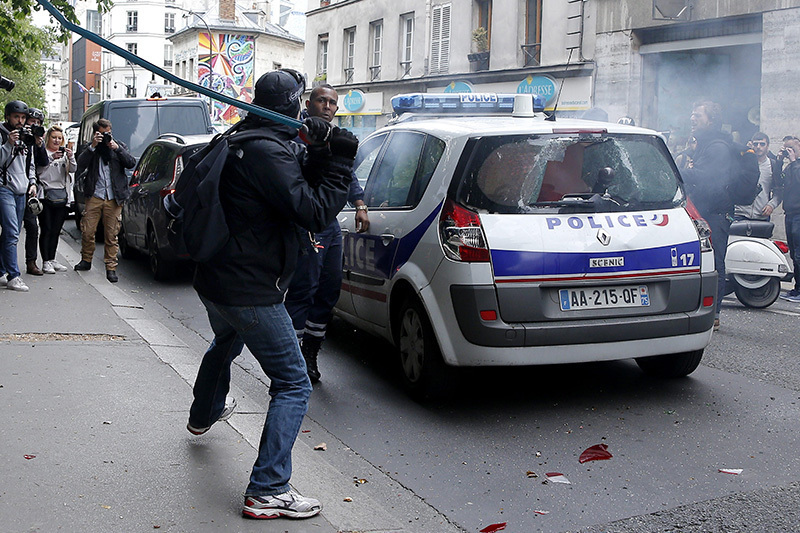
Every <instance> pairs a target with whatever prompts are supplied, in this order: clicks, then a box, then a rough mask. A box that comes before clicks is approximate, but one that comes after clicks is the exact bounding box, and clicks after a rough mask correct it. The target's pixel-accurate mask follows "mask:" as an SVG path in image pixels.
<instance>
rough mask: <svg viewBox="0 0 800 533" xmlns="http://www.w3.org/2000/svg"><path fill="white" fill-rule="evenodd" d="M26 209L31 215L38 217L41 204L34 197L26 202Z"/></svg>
mask: <svg viewBox="0 0 800 533" xmlns="http://www.w3.org/2000/svg"><path fill="white" fill-rule="evenodd" d="M28 209H30V210H31V213H33V214H34V215H35V216H38V215H39V213H41V212H42V202H40V201H39V199H38V198H36V197H35V196H34V197H33V198H31V199H30V200H28Z"/></svg>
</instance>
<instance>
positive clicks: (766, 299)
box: [734, 277, 781, 309]
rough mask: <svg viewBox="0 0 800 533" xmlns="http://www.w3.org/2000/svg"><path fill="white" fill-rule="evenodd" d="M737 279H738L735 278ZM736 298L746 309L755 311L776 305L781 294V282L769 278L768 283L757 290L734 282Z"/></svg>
mask: <svg viewBox="0 0 800 533" xmlns="http://www.w3.org/2000/svg"><path fill="white" fill-rule="evenodd" d="M734 279H736V278H734ZM734 283H735V285H734V291H735V292H736V298H738V299H739V301H740V302H742V304H743V305H744V306H745V307H750V308H753V309H764V308H765V307H769V306H770V305H772V304H774V303H775V300H777V299H778V296H779V295H780V293H781V280H780V279H779V278H773V277H771V278H768V281H767V282H766V283H765V284H764V285H762V286H761V287H759V288H757V289H748V288H746V287H743V286H742V285H740V284H739V283H738V282H734Z"/></svg>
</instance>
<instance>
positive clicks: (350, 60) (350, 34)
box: [344, 28, 356, 83]
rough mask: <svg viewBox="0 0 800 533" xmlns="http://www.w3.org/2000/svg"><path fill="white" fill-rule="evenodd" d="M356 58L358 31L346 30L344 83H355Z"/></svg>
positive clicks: (353, 29)
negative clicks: (354, 67)
mask: <svg viewBox="0 0 800 533" xmlns="http://www.w3.org/2000/svg"><path fill="white" fill-rule="evenodd" d="M355 58H356V29H355V28H347V29H346V30H344V82H345V83H350V82H352V81H353V66H354V65H355Z"/></svg>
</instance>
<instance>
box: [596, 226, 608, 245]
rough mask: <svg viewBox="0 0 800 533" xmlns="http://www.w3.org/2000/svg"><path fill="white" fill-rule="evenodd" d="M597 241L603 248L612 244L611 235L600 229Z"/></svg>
mask: <svg viewBox="0 0 800 533" xmlns="http://www.w3.org/2000/svg"><path fill="white" fill-rule="evenodd" d="M597 240H598V241H600V244H602V245H603V246H608V245H609V243H611V235H609V234H608V233H607V232H606V230H604V229H599V230H597Z"/></svg>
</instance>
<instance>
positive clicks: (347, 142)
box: [330, 127, 358, 159]
mask: <svg viewBox="0 0 800 533" xmlns="http://www.w3.org/2000/svg"><path fill="white" fill-rule="evenodd" d="M330 147H331V153H332V154H333V155H340V156H342V157H347V158H350V159H355V158H356V151H357V150H358V138H357V137H356V136H355V135H353V134H352V133H350V132H349V131H347V130H346V129H344V128H339V127H335V128H333V132H332V133H331V140H330Z"/></svg>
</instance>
